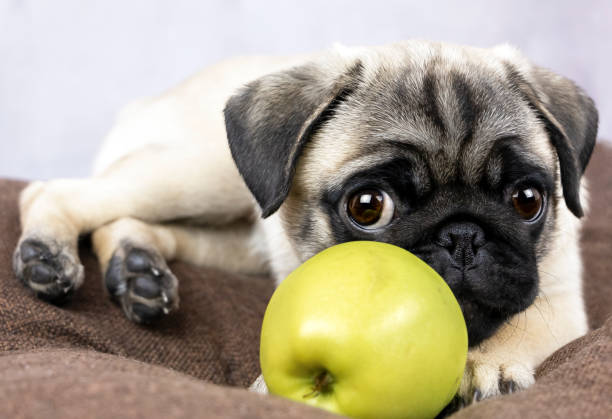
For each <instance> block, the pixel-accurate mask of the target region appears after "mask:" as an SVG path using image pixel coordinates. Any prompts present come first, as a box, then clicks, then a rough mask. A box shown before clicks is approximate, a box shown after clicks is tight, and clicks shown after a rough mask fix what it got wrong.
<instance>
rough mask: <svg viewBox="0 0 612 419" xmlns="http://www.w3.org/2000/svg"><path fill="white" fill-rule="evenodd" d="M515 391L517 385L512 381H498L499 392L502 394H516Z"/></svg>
mask: <svg viewBox="0 0 612 419" xmlns="http://www.w3.org/2000/svg"><path fill="white" fill-rule="evenodd" d="M517 390H518V384H516V383H515V382H514V381H513V380H502V379H500V380H499V391H500V392H501V393H502V394H512V393H516V391H517Z"/></svg>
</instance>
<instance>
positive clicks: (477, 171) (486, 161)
mask: <svg viewBox="0 0 612 419" xmlns="http://www.w3.org/2000/svg"><path fill="white" fill-rule="evenodd" d="M394 55H395V56H394ZM501 143H504V144H511V145H512V148H513V151H514V152H515V153H516V154H518V155H521V154H523V155H524V157H525V159H526V160H530V161H533V162H534V163H535V164H537V165H539V166H541V167H542V168H544V169H547V170H553V168H554V160H553V158H552V156H553V155H554V154H553V153H552V147H551V144H550V142H549V140H548V137H547V135H546V133H545V131H544V129H543V126H542V124H541V123H540V121H539V120H538V118H537V115H536V114H535V112H533V111H532V110H531V109H530V107H529V104H528V103H527V102H526V101H525V99H524V98H523V97H522V96H521V95H520V94H519V92H518V91H517V89H516V88H515V87H514V86H513V85H512V84H511V83H510V81H509V80H508V78H507V76H506V68H505V65H504V61H503V60H502V59H500V58H498V57H495V56H489V55H487V54H486V53H484V52H482V50H478V51H476V52H473V51H470V50H463V49H456V48H451V49H443V48H438V49H436V48H430V49H429V50H427V51H424V50H423V49H422V48H421V50H420V52H419V54H416V56H415V55H410V54H408V52H407V51H402V53H400V54H393V53H390V52H387V55H385V56H384V57H383V58H380V57H378V59H372V58H370V59H368V60H365V64H364V70H363V73H362V74H361V79H360V80H359V82H358V84H357V87H356V88H355V90H354V91H353V92H352V94H351V95H350V96H349V97H347V99H346V100H345V101H344V102H342V103H341V104H340V105H339V106H338V107H337V109H336V111H335V114H334V118H333V119H332V120H330V121H329V123H327V124H325V126H323V127H321V129H320V131H319V132H318V133H317V135H315V138H313V141H312V144H311V146H310V147H308V150H307V153H306V154H307V155H306V156H305V164H303V165H301V166H302V167H303V168H304V169H305V170H308V166H310V165H309V162H312V163H314V166H313V167H318V168H317V169H316V170H327V171H328V172H334V173H337V174H338V175H339V176H338V177H343V176H342V174H343V173H345V174H346V175H350V173H352V172H353V171H354V170H355V168H363V167H364V166H368V165H376V164H379V163H380V162H383V161H386V160H388V159H389V158H393V157H395V156H397V154H398V153H402V152H403V151H402V150H406V149H410V151H411V152H412V153H413V154H418V155H419V156H421V157H422V158H423V159H426V160H427V161H426V162H425V163H426V165H427V166H428V167H429V169H430V175H431V176H432V177H433V178H434V179H433V180H434V181H435V182H436V183H439V184H445V183H449V182H455V181H458V180H460V181H462V182H464V183H466V184H476V183H478V182H479V181H480V180H481V179H482V177H483V176H485V175H486V173H485V171H486V170H487V167H489V168H490V165H491V164H495V159H496V156H495V152H496V144H501ZM497 148H499V147H497ZM315 162H316V163H315ZM321 164H323V165H324V166H327V167H324V168H322V167H321Z"/></svg>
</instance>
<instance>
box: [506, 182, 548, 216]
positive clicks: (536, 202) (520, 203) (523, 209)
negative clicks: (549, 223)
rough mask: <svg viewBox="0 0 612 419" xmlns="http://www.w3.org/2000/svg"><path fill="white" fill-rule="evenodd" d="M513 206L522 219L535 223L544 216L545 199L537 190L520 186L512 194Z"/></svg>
mask: <svg viewBox="0 0 612 419" xmlns="http://www.w3.org/2000/svg"><path fill="white" fill-rule="evenodd" d="M512 205H514V209H515V210H516V212H517V213H518V215H520V216H521V218H523V219H524V220H526V221H534V220H535V219H537V218H538V217H539V216H540V215H541V214H542V208H543V207H544V199H543V197H542V193H541V192H540V191H539V190H538V189H537V188H534V187H532V186H519V187H517V188H515V189H514V191H513V192H512Z"/></svg>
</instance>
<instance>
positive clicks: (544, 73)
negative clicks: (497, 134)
mask: <svg viewBox="0 0 612 419" xmlns="http://www.w3.org/2000/svg"><path fill="white" fill-rule="evenodd" d="M507 70H508V77H509V78H510V80H511V81H512V82H514V83H515V84H516V86H518V88H519V89H520V91H521V92H522V93H523V95H524V96H525V98H526V99H527V100H528V101H529V104H530V106H531V107H532V108H533V109H534V110H535V111H536V112H537V113H538V116H539V117H540V118H541V119H542V120H543V121H544V123H545V126H546V130H547V131H548V135H549V137H550V140H551V142H552V144H553V146H554V147H555V149H556V150H557V155H558V157H559V165H560V168H561V184H562V185H563V196H564V197H565V203H566V205H567V207H568V208H569V209H570V210H571V211H572V212H573V213H574V215H575V216H576V217H582V216H583V214H584V212H583V210H582V205H581V203H580V178H581V177H582V175H583V174H584V170H585V169H586V166H587V164H588V162H589V159H590V158H591V153H592V152H593V148H594V146H595V139H596V137H597V122H598V114H597V109H596V108H595V104H594V103H593V100H592V99H591V98H590V97H588V96H587V95H586V93H585V92H584V91H583V90H582V89H580V88H579V87H578V86H576V85H575V84H574V83H573V82H572V81H571V80H568V79H566V78H565V77H562V76H559V75H557V74H555V73H553V72H551V71H549V70H546V69H544V68H541V67H532V68H531V70H530V71H528V72H526V74H524V73H521V72H519V71H518V70H517V69H516V68H515V67H514V66H513V65H511V64H507Z"/></svg>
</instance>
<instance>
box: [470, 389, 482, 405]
mask: <svg viewBox="0 0 612 419" xmlns="http://www.w3.org/2000/svg"><path fill="white" fill-rule="evenodd" d="M482 399H483V396H482V392H481V391H480V389H477V388H476V389H474V393H473V394H472V402H474V403H476V402H479V401H481V400H482Z"/></svg>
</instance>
